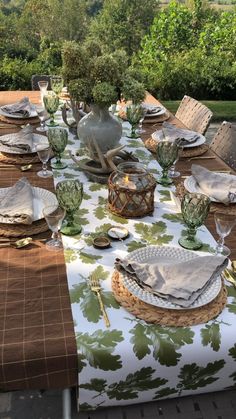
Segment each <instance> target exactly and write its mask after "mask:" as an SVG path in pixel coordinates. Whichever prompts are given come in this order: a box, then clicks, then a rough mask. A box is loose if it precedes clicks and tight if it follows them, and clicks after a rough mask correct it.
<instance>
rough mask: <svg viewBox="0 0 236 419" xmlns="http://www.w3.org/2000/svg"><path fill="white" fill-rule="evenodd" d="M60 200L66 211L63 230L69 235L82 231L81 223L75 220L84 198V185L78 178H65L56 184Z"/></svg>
mask: <svg viewBox="0 0 236 419" xmlns="http://www.w3.org/2000/svg"><path fill="white" fill-rule="evenodd" d="M56 195H57V199H58V202H59V204H60V206H61V207H62V208H64V209H65V211H66V218H65V219H64V222H63V224H62V228H61V232H62V233H63V234H65V235H68V236H74V235H75V234H79V233H81V230H82V227H81V225H80V224H79V223H78V222H77V221H75V219H74V215H75V212H76V211H77V210H78V209H79V207H80V204H81V201H82V198H83V185H82V183H80V182H79V181H78V180H63V181H62V182H59V183H58V184H57V186H56Z"/></svg>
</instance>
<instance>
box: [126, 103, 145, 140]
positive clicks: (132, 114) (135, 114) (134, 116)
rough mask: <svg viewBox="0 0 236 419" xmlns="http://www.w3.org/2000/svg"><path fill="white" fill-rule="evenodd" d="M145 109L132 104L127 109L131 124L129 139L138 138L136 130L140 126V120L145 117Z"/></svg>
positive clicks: (127, 116)
mask: <svg viewBox="0 0 236 419" xmlns="http://www.w3.org/2000/svg"><path fill="white" fill-rule="evenodd" d="M143 112H144V110H143V107H142V106H141V105H137V104H132V105H128V106H127V108H126V118H127V121H128V122H129V123H130V124H131V133H130V135H128V137H129V138H138V137H139V136H138V135H137V134H136V131H135V130H136V128H137V126H138V124H139V121H140V119H141V118H142V116H143Z"/></svg>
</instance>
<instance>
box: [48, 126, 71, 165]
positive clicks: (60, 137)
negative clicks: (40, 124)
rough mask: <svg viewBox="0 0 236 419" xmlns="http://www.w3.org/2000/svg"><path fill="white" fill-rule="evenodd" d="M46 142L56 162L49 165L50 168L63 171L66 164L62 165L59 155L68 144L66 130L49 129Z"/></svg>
mask: <svg viewBox="0 0 236 419" xmlns="http://www.w3.org/2000/svg"><path fill="white" fill-rule="evenodd" d="M48 142H49V144H50V146H51V149H52V151H53V152H54V154H55V157H56V162H55V163H51V167H52V168H53V169H65V168H66V167H67V164H66V163H62V161H61V155H62V153H63V151H64V150H65V148H66V146H67V143H68V132H67V130H66V129H65V128H49V130H48Z"/></svg>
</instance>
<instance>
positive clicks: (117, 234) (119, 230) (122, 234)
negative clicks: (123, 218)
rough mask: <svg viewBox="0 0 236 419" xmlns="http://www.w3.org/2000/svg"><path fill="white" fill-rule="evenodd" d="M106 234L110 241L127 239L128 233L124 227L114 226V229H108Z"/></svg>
mask: <svg viewBox="0 0 236 419" xmlns="http://www.w3.org/2000/svg"><path fill="white" fill-rule="evenodd" d="M107 234H108V236H109V237H111V238H112V239H116V240H120V239H122V240H123V239H125V238H126V237H128V235H129V231H128V230H127V228H125V227H120V226H114V227H111V228H109V230H108V231H107Z"/></svg>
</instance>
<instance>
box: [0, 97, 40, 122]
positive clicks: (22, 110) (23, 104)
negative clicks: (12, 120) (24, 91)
mask: <svg viewBox="0 0 236 419" xmlns="http://www.w3.org/2000/svg"><path fill="white" fill-rule="evenodd" d="M1 109H2V111H4V112H7V113H9V114H11V115H12V116H21V117H22V118H28V117H29V116H30V112H32V110H33V109H34V106H33V105H31V103H30V101H29V98H28V97H26V96H25V97H23V98H22V99H21V100H20V101H19V102H16V103H12V104H11V105H5V106H2V107H1Z"/></svg>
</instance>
